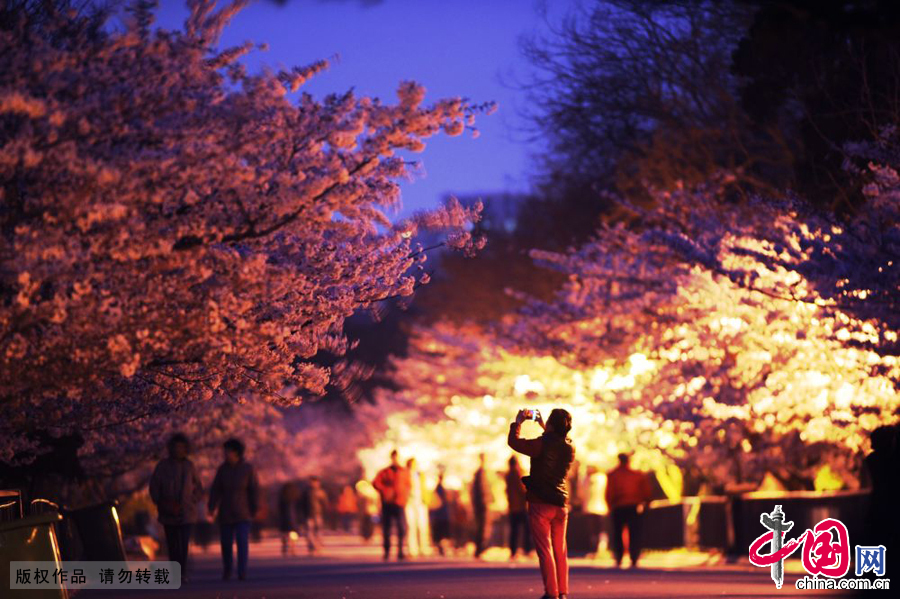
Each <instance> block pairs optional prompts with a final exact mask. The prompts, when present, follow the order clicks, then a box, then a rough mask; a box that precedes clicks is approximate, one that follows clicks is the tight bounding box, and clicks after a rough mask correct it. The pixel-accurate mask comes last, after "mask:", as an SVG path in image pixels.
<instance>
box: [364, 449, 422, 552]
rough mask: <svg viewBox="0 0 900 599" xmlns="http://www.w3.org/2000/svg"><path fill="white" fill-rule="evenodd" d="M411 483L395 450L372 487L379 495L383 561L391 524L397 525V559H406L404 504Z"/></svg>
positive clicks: (389, 542) (388, 550)
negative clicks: (389, 461) (388, 463)
mask: <svg viewBox="0 0 900 599" xmlns="http://www.w3.org/2000/svg"><path fill="white" fill-rule="evenodd" d="M411 485H412V481H411V480H410V477H409V471H408V470H407V469H406V468H404V467H403V466H401V465H400V457H399V455H398V454H397V450H396V449H395V450H394V451H392V452H391V465H390V466H388V467H387V468H385V469H384V470H382V471H381V472H379V473H378V476H376V477H375V480H374V481H373V483H372V486H374V487H375V489H376V490H377V491H378V494H379V495H381V530H382V533H383V536H384V559H388V558H389V557H390V553H391V523H392V522H396V523H397V559H406V556H405V555H404V554H403V542H404V540H405V539H406V502H407V501H408V500H409V490H410V487H411Z"/></svg>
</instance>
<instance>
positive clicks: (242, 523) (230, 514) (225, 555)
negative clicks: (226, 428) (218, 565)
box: [207, 439, 259, 580]
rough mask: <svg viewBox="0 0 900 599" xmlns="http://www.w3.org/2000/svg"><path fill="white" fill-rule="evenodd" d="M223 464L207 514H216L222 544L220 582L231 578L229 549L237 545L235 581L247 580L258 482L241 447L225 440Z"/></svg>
mask: <svg viewBox="0 0 900 599" xmlns="http://www.w3.org/2000/svg"><path fill="white" fill-rule="evenodd" d="M222 447H223V449H224V452H225V461H224V462H223V463H222V465H221V466H219V469H218V470H217V471H216V478H215V479H214V480H213V484H212V488H211V489H210V491H209V505H208V506H207V507H208V510H209V514H210V515H211V516H212V515H214V514H217V520H218V522H219V535H220V540H221V542H222V579H223V580H228V579H229V578H231V572H232V566H233V564H234V560H233V559H232V549H233V546H234V544H235V542H236V543H237V574H238V580H244V579H246V577H247V559H248V552H249V543H250V523H251V522H252V521H253V517H254V516H255V515H256V513H257V511H258V509H259V481H258V480H257V478H256V472H255V471H254V469H253V466H252V465H250V464H249V463H247V462H246V461H244V444H243V443H241V442H240V441H239V440H238V439H229V440H228V441H225V444H224V445H223V446H222Z"/></svg>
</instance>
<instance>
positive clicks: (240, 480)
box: [208, 461, 259, 524]
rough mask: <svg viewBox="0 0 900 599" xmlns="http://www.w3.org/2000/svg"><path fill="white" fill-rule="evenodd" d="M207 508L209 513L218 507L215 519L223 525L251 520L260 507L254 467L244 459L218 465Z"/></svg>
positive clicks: (257, 482)
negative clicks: (232, 463)
mask: <svg viewBox="0 0 900 599" xmlns="http://www.w3.org/2000/svg"><path fill="white" fill-rule="evenodd" d="M208 507H209V511H210V512H212V511H214V510H215V509H216V508H219V515H218V518H217V519H218V521H219V522H221V523H223V524H234V523H235V522H249V521H250V520H253V516H255V515H256V510H257V508H258V507H259V481H258V480H257V479H256V472H255V471H254V470H253V466H251V465H250V464H248V463H247V462H244V461H240V462H238V463H237V464H234V465H231V464H229V463H228V462H225V463H224V464H222V465H221V466H219V469H218V470H217V471H216V478H215V480H213V484H212V488H211V489H210V491H209V506H208Z"/></svg>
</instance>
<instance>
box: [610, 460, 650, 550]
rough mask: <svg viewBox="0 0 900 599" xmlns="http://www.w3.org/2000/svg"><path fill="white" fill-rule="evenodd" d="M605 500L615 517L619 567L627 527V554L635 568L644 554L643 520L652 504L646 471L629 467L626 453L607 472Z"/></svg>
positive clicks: (615, 540)
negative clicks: (642, 547)
mask: <svg viewBox="0 0 900 599" xmlns="http://www.w3.org/2000/svg"><path fill="white" fill-rule="evenodd" d="M606 503H607V504H608V505H609V510H610V514H611V516H612V526H613V538H612V546H613V555H614V556H615V558H616V567H617V568H618V567H621V566H622V557H623V556H624V554H625V545H624V542H623V538H622V537H623V534H624V531H625V528H628V555H629V556H630V557H631V567H632V568H635V567H637V565H638V558H640V556H641V520H642V518H643V512H644V511H645V510H646V508H647V507H648V505H649V503H650V481H649V480H647V476H646V475H645V474H644V473H643V472H638V471H637V470H632V469H631V468H630V467H629V465H628V454H627V453H620V454H619V465H618V466H617V467H616V468H615V469H613V470H612V471H611V472H610V473H609V474H607V475H606Z"/></svg>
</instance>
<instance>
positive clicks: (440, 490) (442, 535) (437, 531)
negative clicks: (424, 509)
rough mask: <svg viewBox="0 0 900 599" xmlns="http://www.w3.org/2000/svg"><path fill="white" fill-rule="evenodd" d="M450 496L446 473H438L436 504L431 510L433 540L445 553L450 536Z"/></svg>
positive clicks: (441, 552) (441, 551) (439, 549)
mask: <svg viewBox="0 0 900 599" xmlns="http://www.w3.org/2000/svg"><path fill="white" fill-rule="evenodd" d="M450 508H451V505H450V496H449V495H448V494H447V489H445V488H444V473H443V472H441V473H439V474H438V482H437V486H436V487H435V488H434V505H433V507H432V509H431V510H430V512H429V515H430V517H431V533H432V541H433V542H434V544H435V546H436V547H437V549H438V553H440V554H441V555H444V552H445V547H444V546H445V545H446V544H447V539H449V538H450V517H451V514H450Z"/></svg>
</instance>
